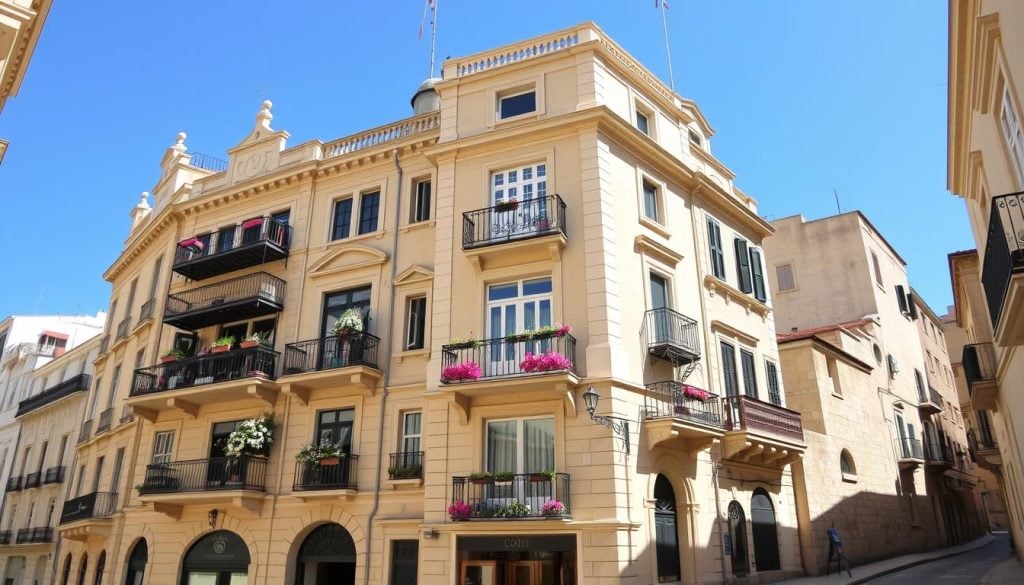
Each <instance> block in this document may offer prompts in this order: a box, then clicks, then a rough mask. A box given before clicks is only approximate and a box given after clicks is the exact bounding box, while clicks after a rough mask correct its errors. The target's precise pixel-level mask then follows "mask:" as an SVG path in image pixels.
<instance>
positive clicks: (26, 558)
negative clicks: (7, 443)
mask: <svg viewBox="0 0 1024 585" xmlns="http://www.w3.org/2000/svg"><path fill="white" fill-rule="evenodd" d="M99 344H100V340H99V337H96V336H93V337H92V338H91V339H90V340H88V341H86V342H85V343H82V344H80V345H78V346H77V347H74V348H73V349H71V350H69V351H68V352H66V353H63V354H61V355H59V356H58V357H56V358H55V359H53V360H51V361H49V363H47V364H45V365H42V366H40V367H39V368H38V369H36V370H34V371H33V372H32V376H31V378H32V382H33V383H32V384H31V385H30V386H29V392H28V393H27V394H26V395H25V397H24V398H23V399H21V400H20V401H19V402H17V403H16V404H17V409H18V410H17V419H16V420H17V422H18V424H19V426H20V436H19V440H18V448H17V453H16V454H14V455H13V464H14V472H13V474H12V475H13V476H12V477H11V479H10V480H9V481H8V483H7V487H6V492H7V493H6V497H5V499H4V509H3V514H2V515H0V575H3V582H4V583H14V584H21V583H25V584H29V583H36V584H40V585H42V584H44V583H52V582H53V565H54V554H53V553H54V550H55V546H56V545H55V543H56V539H55V531H56V527H57V522H58V520H59V519H60V517H61V512H62V507H63V504H64V498H65V494H66V493H67V490H66V483H65V482H66V481H67V480H70V470H72V469H74V458H75V442H76V440H77V439H78V429H79V426H80V425H81V422H82V411H83V406H84V404H85V397H86V395H87V391H88V390H89V382H90V379H91V373H92V369H93V366H92V362H93V360H94V359H95V358H96V356H97V355H98V354H99Z"/></svg>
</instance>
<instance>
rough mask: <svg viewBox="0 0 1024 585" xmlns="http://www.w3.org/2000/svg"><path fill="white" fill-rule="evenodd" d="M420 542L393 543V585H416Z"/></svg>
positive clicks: (394, 541)
mask: <svg viewBox="0 0 1024 585" xmlns="http://www.w3.org/2000/svg"><path fill="white" fill-rule="evenodd" d="M419 554H420V541H418V540H392V541H391V585H416V579H417V572H418V571H417V565H418V564H419Z"/></svg>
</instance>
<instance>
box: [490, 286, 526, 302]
mask: <svg viewBox="0 0 1024 585" xmlns="http://www.w3.org/2000/svg"><path fill="white" fill-rule="evenodd" d="M518 294H519V283H518V282H513V283H509V284H496V285H492V286H490V287H488V289H487V300H489V301H500V300H502V299H512V298H515V297H516V296H517V295H518Z"/></svg>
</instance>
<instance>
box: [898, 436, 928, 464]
mask: <svg viewBox="0 0 1024 585" xmlns="http://www.w3.org/2000/svg"><path fill="white" fill-rule="evenodd" d="M896 455H897V457H898V458H899V459H921V460H923V459H924V448H923V447H922V446H921V440H920V439H914V438H912V437H899V438H897V439H896Z"/></svg>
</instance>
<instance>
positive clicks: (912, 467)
mask: <svg viewBox="0 0 1024 585" xmlns="http://www.w3.org/2000/svg"><path fill="white" fill-rule="evenodd" d="M773 226H774V227H775V228H776V232H775V234H774V235H772V236H771V237H770V238H768V239H766V240H765V244H764V246H765V251H766V252H767V255H768V258H769V259H770V261H769V263H768V266H767V271H768V280H769V282H770V284H771V289H772V291H773V292H774V307H775V321H776V325H777V327H778V329H779V331H780V333H779V344H780V345H779V349H780V354H781V357H782V371H783V378H784V381H785V386H786V389H787V396H788V397H789V403H790V405H791V407H792V408H794V409H795V410H797V411H799V412H800V413H801V414H802V415H803V419H804V429H805V438H806V441H807V445H808V447H807V452H806V454H805V456H804V459H803V461H802V463H801V465H800V466H798V468H797V473H796V477H797V480H798V483H797V493H798V494H800V495H801V497H802V496H803V495H804V494H806V499H804V500H801V501H799V502H798V503H799V506H798V512H799V514H800V531H801V537H802V538H801V546H802V547H803V554H804V563H805V565H806V566H807V568H808V571H809V572H825V569H826V566H827V562H828V559H829V545H830V543H829V540H828V538H827V536H826V530H828V529H829V528H834V529H836V530H838V531H839V534H840V536H841V538H842V541H843V543H844V549H845V552H846V554H847V557H848V558H849V560H850V562H851V563H853V564H861V563H866V562H870V561H873V560H877V559H881V558H886V557H890V556H893V555H898V554H901V553H909V552H917V551H922V550H928V549H933V548H937V547H940V546H945V545H951V544H955V543H959V542H963V541H964V540H966V539H969V538H973V537H974V536H976V535H978V534H979V533H980V532H981V529H982V528H981V525H980V523H979V521H978V514H977V512H976V510H975V502H974V498H973V496H972V494H971V486H973V485H974V483H975V482H976V479H975V478H974V476H973V475H972V474H971V473H970V472H971V468H970V462H969V461H968V460H967V458H966V451H967V449H966V444H967V439H966V434H965V430H964V427H963V421H962V418H961V416H960V410H959V401H958V400H957V399H956V392H955V389H954V387H953V385H952V377H951V375H952V370H951V369H950V366H949V359H948V356H947V354H946V349H945V344H944V341H943V337H942V336H943V333H942V322H941V321H940V320H939V319H938V318H937V317H936V316H935V314H934V312H933V311H932V310H931V309H930V308H928V306H927V305H926V304H925V303H924V301H923V300H922V299H921V298H920V297H919V295H917V294H916V293H914V292H913V289H911V287H910V285H909V283H908V281H907V273H906V265H905V262H904V261H903V259H902V258H901V257H900V256H899V254H898V252H897V251H896V250H895V249H893V248H892V246H890V245H889V243H888V242H887V241H886V240H885V238H884V237H883V236H882V235H881V234H880V233H879V232H878V231H877V230H876V229H875V228H874V226H872V225H871V223H870V222H869V221H868V220H867V218H866V217H864V215H863V214H861V213H860V212H850V213H844V214H840V215H836V216H831V217H826V218H822V219H818V220H813V221H808V220H806V219H804V218H803V217H802V216H794V217H788V218H784V219H780V220H778V221H775V222H773ZM880 535H884V538H879V536H880ZM834 569H835V565H833V570H834Z"/></svg>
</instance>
